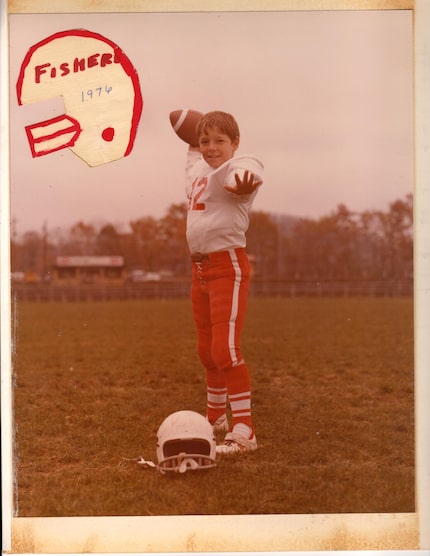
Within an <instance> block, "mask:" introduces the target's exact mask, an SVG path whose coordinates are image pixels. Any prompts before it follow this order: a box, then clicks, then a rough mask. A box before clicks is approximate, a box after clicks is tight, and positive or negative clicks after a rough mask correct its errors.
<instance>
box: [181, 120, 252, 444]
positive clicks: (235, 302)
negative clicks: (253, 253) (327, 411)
mask: <svg viewBox="0 0 430 556" xmlns="http://www.w3.org/2000/svg"><path fill="white" fill-rule="evenodd" d="M197 135H198V142H199V146H198V147H191V146H190V147H189V150H188V155H187V164H186V178H187V198H188V216H187V241H188V245H189V249H190V252H191V261H192V287H191V300H192V308H193V316H194V320H195V323H196V328H197V339H198V354H199V357H200V360H201V362H202V364H203V366H204V367H205V369H206V381H207V418H208V420H209V422H210V423H211V424H212V425H213V427H214V430H215V431H227V430H228V431H229V432H228V433H227V434H226V435H225V440H224V443H223V444H221V445H219V446H217V453H220V454H228V453H235V452H246V451H251V450H255V449H256V448H257V439H256V436H255V432H254V425H253V421H252V416H251V384H250V374H249V369H248V367H247V365H246V363H245V361H244V359H243V357H242V354H241V350H240V337H241V333H242V329H243V324H244V319H245V312H246V305H247V298H248V290H249V280H250V264H249V261H248V257H247V254H246V251H245V245H246V238H245V232H246V230H247V229H248V224H249V212H250V209H251V205H252V202H253V200H254V198H255V196H256V194H257V190H258V188H259V187H260V185H261V184H262V183H263V180H262V172H263V166H262V164H261V162H259V161H258V160H257V159H256V158H254V157H252V156H248V155H246V156H245V155H243V156H238V155H236V151H237V149H238V147H239V141H240V133H239V127H238V124H237V122H236V120H235V118H234V117H233V116H232V115H231V114H228V113H226V112H221V111H214V112H209V113H207V114H205V115H204V116H203V117H202V118H201V119H200V121H199V123H198V125H197ZM227 402H228V403H229V405H230V410H231V416H232V422H231V425H230V426H229V423H228V419H227V414H226V410H227Z"/></svg>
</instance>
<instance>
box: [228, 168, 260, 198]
mask: <svg viewBox="0 0 430 556" xmlns="http://www.w3.org/2000/svg"><path fill="white" fill-rule="evenodd" d="M234 177H235V180H236V186H231V185H224V189H225V190H227V191H230V192H231V193H236V195H249V194H250V193H254V191H255V190H256V189H257V187H260V185H261V184H262V183H263V182H262V181H261V180H256V179H255V176H254V174H253V173H252V172H249V171H248V170H245V173H244V174H243V178H242V179H240V177H239V174H235V175H234Z"/></svg>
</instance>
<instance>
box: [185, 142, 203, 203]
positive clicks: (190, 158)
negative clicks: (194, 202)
mask: <svg viewBox="0 0 430 556" xmlns="http://www.w3.org/2000/svg"><path fill="white" fill-rule="evenodd" d="M202 162H203V159H202V155H201V154H200V153H199V152H198V151H187V159H186V161H185V192H186V194H187V198H189V197H190V194H191V188H192V184H193V181H194V180H195V178H196V176H198V175H199V170H200V169H201V165H202Z"/></svg>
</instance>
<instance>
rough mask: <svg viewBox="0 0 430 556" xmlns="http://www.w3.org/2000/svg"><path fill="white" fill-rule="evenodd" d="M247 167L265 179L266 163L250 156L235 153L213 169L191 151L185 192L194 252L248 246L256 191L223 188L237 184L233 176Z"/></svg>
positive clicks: (189, 230)
mask: <svg viewBox="0 0 430 556" xmlns="http://www.w3.org/2000/svg"><path fill="white" fill-rule="evenodd" d="M245 170H248V171H249V172H252V173H253V174H254V177H255V179H257V180H261V181H262V180H263V177H262V174H263V165H262V164H261V162H260V161H259V160H257V159H256V158H254V157H253V156H249V155H242V156H234V157H233V158H231V159H230V160H227V161H226V162H224V163H223V164H222V165H221V166H219V168H211V167H210V166H209V165H208V164H207V163H206V162H205V161H204V160H203V158H202V156H201V154H200V153H199V152H197V151H188V156H187V166H186V179H187V183H186V193H187V198H188V217H187V241H188V246H189V249H190V251H191V253H212V252H214V251H223V250H225V249H232V248H236V247H245V245H246V237H245V233H246V230H247V229H248V225H249V211H250V209H251V206H252V202H253V200H254V198H255V196H256V194H257V190H258V188H257V190H255V191H254V192H253V193H251V194H249V195H236V194H235V193H231V192H229V191H226V190H225V189H224V186H225V185H232V186H235V185H236V180H235V177H234V175H235V174H236V173H237V174H239V176H241V177H243V174H244V172H245Z"/></svg>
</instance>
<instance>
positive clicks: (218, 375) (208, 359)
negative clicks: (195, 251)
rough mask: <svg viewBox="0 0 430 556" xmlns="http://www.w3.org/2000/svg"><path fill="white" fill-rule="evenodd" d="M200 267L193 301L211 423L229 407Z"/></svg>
mask: <svg viewBox="0 0 430 556" xmlns="http://www.w3.org/2000/svg"><path fill="white" fill-rule="evenodd" d="M198 270H199V269H198V266H197V265H195V266H193V279H192V287H191V301H192V307H193V315H194V321H195V324H196V328H197V345H198V354H199V357H200V361H201V362H202V364H203V366H204V368H205V370H206V390H207V406H206V416H207V418H208V420H209V422H210V423H212V424H215V422H216V421H217V419H219V418H220V417H222V416H223V415H225V413H226V407H227V386H226V380H225V374H224V373H223V372H222V371H220V370H219V369H218V368H217V367H216V365H215V363H214V361H213V359H212V323H211V311H210V302H209V293H208V289H207V286H206V284H205V282H204V281H203V280H202V278H201V272H199V271H198Z"/></svg>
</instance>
